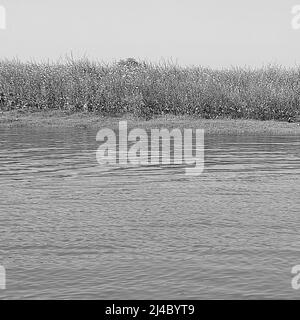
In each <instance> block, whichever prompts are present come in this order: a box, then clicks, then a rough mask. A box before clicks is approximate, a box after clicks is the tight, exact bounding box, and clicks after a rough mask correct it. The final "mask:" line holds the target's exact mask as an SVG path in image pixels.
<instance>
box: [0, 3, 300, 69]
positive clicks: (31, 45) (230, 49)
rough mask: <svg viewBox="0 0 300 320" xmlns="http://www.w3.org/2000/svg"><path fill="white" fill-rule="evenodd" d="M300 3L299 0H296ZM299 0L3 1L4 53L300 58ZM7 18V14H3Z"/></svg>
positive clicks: (185, 59) (219, 60)
mask: <svg viewBox="0 0 300 320" xmlns="http://www.w3.org/2000/svg"><path fill="white" fill-rule="evenodd" d="M297 1H298V2H297ZM298 4H299V5H300V0H226V1H225V0H0V6H2V7H4V8H5V13H6V14H5V16H6V29H0V59H2V58H9V59H10V58H15V57H17V58H19V59H21V60H32V59H34V60H37V61H40V60H51V61H53V60H57V59H60V58H64V57H65V56H66V55H70V54H71V53H72V55H73V57H75V58H81V57H88V58H90V59H93V60H100V61H105V62H111V61H116V60H119V59H124V58H128V57H133V58H136V59H139V60H147V61H153V62H159V61H162V60H171V61H173V62H176V63H177V64H179V65H183V66H186V65H202V66H208V67H212V68H227V67H232V66H233V67H237V66H242V67H243V66H254V67H259V66H262V65H266V64H280V65H283V66H288V67H290V66H295V65H296V64H299V63H300V54H299V53H300V28H299V29H293V28H292V23H291V21H292V18H293V14H292V12H291V10H292V7H293V6H295V5H298ZM0 19H1V17H0ZM299 21H300V19H299Z"/></svg>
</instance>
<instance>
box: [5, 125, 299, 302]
mask: <svg viewBox="0 0 300 320" xmlns="http://www.w3.org/2000/svg"><path fill="white" fill-rule="evenodd" d="M95 137H96V131H93V130H86V129H78V128H77V129H65V130H62V129H60V130H57V129H28V128H27V129H26V128H6V129H3V128H2V129H0V264H1V265H2V266H4V267H5V269H6V290H0V298H5V299H12V298H23V299H32V298H34V299H35V298H39V299H41V298H50V299H69V298H76V299H87V298H91V299H119V298H120V299H203V298H217V299H223V298H229V299H232V298H238V299H245V298H254V299H255V298H279V299H281V298H284V299H285V298H296V299H299V298H300V290H295V289H293V288H292V285H291V281H292V278H293V276H294V275H293V274H292V273H291V270H292V267H293V266H295V265H300V200H299V196H300V192H299V191H300V161H299V158H300V139H299V137H297V136H232V135H224V136H222V135H215V136H214V135H210V136H207V137H205V148H206V149H205V170H204V172H203V174H202V175H201V176H187V175H185V174H184V169H183V167H182V166H177V165H169V166H128V167H126V166H125V167H113V166H112V167H110V166H107V167H105V166H100V165H99V164H98V163H97V161H96V155H95V151H96V149H97V147H98V143H97V142H96V139H95Z"/></svg>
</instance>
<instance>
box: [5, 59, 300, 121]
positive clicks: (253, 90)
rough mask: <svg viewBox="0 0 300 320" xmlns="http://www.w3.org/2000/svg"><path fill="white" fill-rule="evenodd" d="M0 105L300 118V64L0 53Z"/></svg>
mask: <svg viewBox="0 0 300 320" xmlns="http://www.w3.org/2000/svg"><path fill="white" fill-rule="evenodd" d="M0 110H1V111H12V110H22V111H24V110H25V111H29V112H31V111H38V110H45V111H47V110H60V111H67V112H70V113H73V112H77V111H79V112H86V113H90V112H94V113H96V114H100V115H102V116H122V115H125V114H130V115H133V116H135V117H138V118H142V119H151V118H153V117H156V116H161V115H168V114H169V115H176V116H181V115H186V116H192V117H196V118H205V119H216V118H232V119H257V120H283V121H289V122H294V121H299V119H300V68H299V69H298V68H295V69H285V68H282V67H278V66H269V67H265V68H260V69H242V68H233V69H228V70H221V71H219V70H211V69H207V68H201V67H179V66H176V65H173V64H169V63H164V64H151V63H145V62H137V61H136V60H134V59H127V60H125V61H120V62H118V63H114V64H110V65H105V64H101V63H97V62H93V61H89V60H87V59H84V60H77V61H74V60H72V59H67V60H66V61H64V62H63V63H61V62H57V63H35V62H28V63H22V62H20V61H18V60H2V61H0Z"/></svg>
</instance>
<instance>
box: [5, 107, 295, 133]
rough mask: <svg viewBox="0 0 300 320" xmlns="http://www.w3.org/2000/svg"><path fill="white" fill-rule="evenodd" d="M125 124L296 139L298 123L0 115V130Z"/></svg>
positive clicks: (63, 114) (44, 113)
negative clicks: (290, 136) (294, 137)
mask: <svg viewBox="0 0 300 320" xmlns="http://www.w3.org/2000/svg"><path fill="white" fill-rule="evenodd" d="M121 120H126V121H128V128H145V129H148V128H149V129H151V128H168V129H172V128H194V129H196V128H199V129H204V130H205V132H206V134H251V135H256V134H259V135H261V134H270V135H298V134H300V125H299V123H288V122H281V121H260V120H242V119H238V120H236V119H199V118H195V117H189V116H171V115H166V116H160V117H157V118H154V119H151V120H149V121H146V120H141V119H137V118H135V117H133V116H131V115H127V116H123V117H103V116H100V115H98V114H95V113H80V112H76V113H66V112H63V111H57V110H55V111H53V110H52V111H41V112H33V113H30V112H28V113H27V112H25V113H21V112H18V111H7V112H2V113H0V127H1V128H9V127H33V128H34V127H35V128H49V127H53V128H57V129H58V128H62V129H63V128H74V127H77V128H82V129H85V128H86V129H89V128H94V129H96V128H99V129H100V128H105V127H108V128H111V129H116V128H117V126H118V123H119V121H121Z"/></svg>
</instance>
